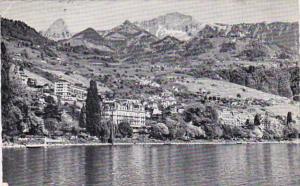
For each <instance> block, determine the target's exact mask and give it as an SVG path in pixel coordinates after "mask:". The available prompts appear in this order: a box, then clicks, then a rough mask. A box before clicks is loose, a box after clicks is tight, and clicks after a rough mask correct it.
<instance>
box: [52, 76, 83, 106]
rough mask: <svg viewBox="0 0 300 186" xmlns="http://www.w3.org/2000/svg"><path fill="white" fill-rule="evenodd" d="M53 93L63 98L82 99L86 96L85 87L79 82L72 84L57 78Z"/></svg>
mask: <svg viewBox="0 0 300 186" xmlns="http://www.w3.org/2000/svg"><path fill="white" fill-rule="evenodd" d="M54 94H55V95H56V96H60V97H61V98H63V99H76V100H78V101H83V100H85V98H86V95H87V91H86V88H85V87H83V86H82V85H81V84H72V83H70V82H68V81H66V80H59V81H57V82H55V84H54Z"/></svg>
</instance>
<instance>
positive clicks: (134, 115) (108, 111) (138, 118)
mask: <svg viewBox="0 0 300 186" xmlns="http://www.w3.org/2000/svg"><path fill="white" fill-rule="evenodd" d="M102 103H103V108H104V109H103V111H104V113H103V114H104V117H105V118H107V119H109V118H112V121H113V123H114V124H115V125H118V124H120V123H121V122H128V123H129V124H130V126H131V127H132V128H133V132H138V131H139V129H140V128H141V127H143V126H145V120H146V119H145V118H146V112H145V107H144V105H142V104H141V102H140V101H139V100H130V99H118V100H105V101H103V102H102Z"/></svg>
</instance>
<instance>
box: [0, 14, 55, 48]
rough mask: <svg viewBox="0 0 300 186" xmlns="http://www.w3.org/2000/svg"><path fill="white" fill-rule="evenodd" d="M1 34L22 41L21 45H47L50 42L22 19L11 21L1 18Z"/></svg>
mask: <svg viewBox="0 0 300 186" xmlns="http://www.w3.org/2000/svg"><path fill="white" fill-rule="evenodd" d="M1 36H3V37H12V38H16V39H19V40H21V41H24V42H23V43H24V44H23V45H25V46H30V45H32V44H39V45H47V44H49V43H51V41H49V40H48V39H47V38H45V37H43V36H41V35H40V34H39V33H38V32H37V31H36V30H35V29H33V28H31V27H29V26H28V25H26V24H25V23H23V22H22V21H13V20H9V19H5V18H1Z"/></svg>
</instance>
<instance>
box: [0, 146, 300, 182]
mask: <svg viewBox="0 0 300 186" xmlns="http://www.w3.org/2000/svg"><path fill="white" fill-rule="evenodd" d="M3 169H4V172H3V173H4V181H6V182H8V183H9V184H10V185H116V186H119V185H300V145H297V144H247V145H156V146H155V145H152V146H151V145H144V146H143V145H132V146H114V147H111V146H82V147H51V148H45V149H44V148H37V149H4V150H3Z"/></svg>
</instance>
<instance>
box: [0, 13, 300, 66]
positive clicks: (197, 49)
mask: <svg viewBox="0 0 300 186" xmlns="http://www.w3.org/2000/svg"><path fill="white" fill-rule="evenodd" d="M1 25H3V26H2V27H1V31H2V35H5V36H11V37H18V38H20V39H22V40H27V41H31V42H35V41H36V40H37V41H38V43H40V44H43V43H45V42H48V43H49V42H53V41H54V42H57V43H58V45H67V46H69V47H76V48H77V49H78V47H83V48H85V50H86V51H87V50H89V51H91V50H92V51H93V52H95V51H96V53H98V54H105V55H114V56H115V57H117V58H119V59H120V60H122V59H123V58H126V60H128V59H133V58H136V59H139V60H145V61H149V60H150V58H151V59H152V60H153V59H154V60H157V59H156V57H159V56H161V55H165V56H169V57H170V56H171V59H170V60H171V61H172V60H174V56H175V58H176V59H181V58H186V57H191V56H200V57H201V56H202V55H204V54H205V55H206V56H210V57H213V58H217V59H218V60H230V59H231V58H232V59H233V58H234V59H235V58H240V59H245V60H257V59H266V58H290V57H293V56H295V55H297V51H298V47H299V46H298V41H299V39H298V36H299V34H298V23H284V22H274V23H253V24H251V23H241V24H234V25H229V24H220V23H216V24H206V23H200V22H198V21H197V20H195V19H194V18H193V17H192V16H188V15H184V14H181V13H178V12H175V13H169V14H166V15H163V16H159V17H157V18H154V19H152V20H148V21H142V22H135V23H132V22H130V21H128V20H126V21H124V22H123V23H122V24H121V25H118V26H116V27H114V28H112V29H110V30H105V31H96V30H95V29H93V28H87V29H85V30H83V31H81V32H79V33H76V34H74V35H72V34H71V32H70V31H69V29H68V27H67V24H66V23H65V22H64V20H63V19H58V20H56V21H55V22H54V23H52V24H51V25H50V27H49V28H48V29H47V30H46V31H45V32H42V35H40V34H39V33H38V32H36V31H35V30H34V29H33V28H30V27H29V28H28V29H27V30H26V29H25V25H26V24H25V23H22V22H20V21H12V20H8V19H2V22H1ZM15 25H16V26H17V27H18V29H13V28H12V27H13V26H15ZM21 31H22V32H21ZM162 31H164V32H162ZM47 38H48V39H47Z"/></svg>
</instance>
